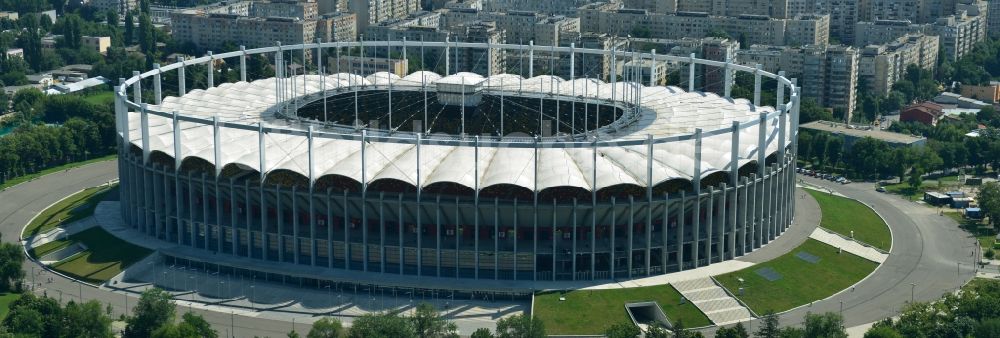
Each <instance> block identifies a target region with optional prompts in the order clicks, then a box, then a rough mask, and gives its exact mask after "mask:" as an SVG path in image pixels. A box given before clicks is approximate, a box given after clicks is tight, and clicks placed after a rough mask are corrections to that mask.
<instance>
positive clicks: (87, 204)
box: [21, 185, 118, 237]
mask: <svg viewBox="0 0 1000 338" xmlns="http://www.w3.org/2000/svg"><path fill="white" fill-rule="evenodd" d="M117 187H118V186H117V185H115V186H111V187H108V186H99V187H92V188H87V189H84V190H83V191H80V192H77V193H75V194H73V195H70V197H67V198H65V199H63V200H62V201H59V202H57V203H56V204H54V205H52V206H51V207H49V208H48V209H45V210H43V211H42V212H41V213H39V214H38V216H37V217H35V219H33V220H31V223H29V224H28V226H27V227H25V228H24V233H22V234H21V236H22V237H30V236H34V235H37V234H42V233H45V232H47V231H49V230H52V229H55V228H56V227H58V226H60V225H63V224H69V223H73V222H75V221H78V220H81V219H84V218H86V217H89V216H91V215H93V214H94V208H96V207H97V203H98V202H100V201H101V200H103V199H104V197H105V196H106V195H108V193H110V192H112V191H117V189H118V188H117Z"/></svg>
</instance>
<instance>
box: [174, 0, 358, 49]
mask: <svg viewBox="0 0 1000 338" xmlns="http://www.w3.org/2000/svg"><path fill="white" fill-rule="evenodd" d="M317 8H318V7H317V3H315V2H295V1H268V2H263V1H240V2H232V3H221V4H219V5H213V6H206V7H199V8H193V9H187V10H181V11H175V12H172V13H171V14H170V19H171V22H172V26H171V30H172V34H173V36H174V38H175V39H177V40H180V41H190V42H193V43H194V44H196V45H197V46H199V47H201V48H206V49H218V48H222V46H223V45H225V44H226V43H233V44H236V45H244V46H246V47H248V48H256V47H264V46H273V45H274V44H275V43H277V42H278V41H280V42H281V43H283V44H286V45H288V44H300V43H312V42H315V41H316V39H321V40H322V41H353V40H355V37H356V36H357V32H358V30H357V15H356V14H354V13H327V14H324V15H319V10H318V9H317Z"/></svg>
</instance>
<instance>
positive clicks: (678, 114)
mask: <svg viewBox="0 0 1000 338" xmlns="http://www.w3.org/2000/svg"><path fill="white" fill-rule="evenodd" d="M462 78H465V80H466V81H468V82H467V83H469V84H472V83H479V84H480V85H481V86H482V88H483V89H484V90H503V91H505V92H507V93H508V94H507V95H516V94H513V93H516V92H518V91H522V92H524V93H526V94H530V93H534V94H536V96H537V94H547V93H550V91H552V92H557V93H560V94H565V95H575V96H578V97H590V98H594V99H601V100H607V99H611V96H612V91H614V92H616V96H615V97H616V98H617V99H619V100H620V99H621V98H622V93H623V91H625V90H632V89H626V88H629V87H632V86H635V84H634V83H631V82H629V83H623V82H619V83H615V84H608V83H604V82H602V81H600V80H595V79H576V80H572V81H567V80H563V79H561V78H558V77H554V76H547V75H546V76H536V77H534V78H530V79H523V78H522V77H520V76H518V75H509V74H503V75H494V76H490V77H488V78H483V77H482V76H479V75H477V74H472V73H459V74H455V75H450V76H445V77H442V76H440V75H438V74H435V73H432V72H415V73H412V74H410V75H407V76H405V77H403V78H399V77H398V76H396V75H391V74H388V73H384V72H382V73H376V74H372V75H369V76H368V77H364V78H362V77H360V76H357V75H352V74H344V73H342V74H336V75H329V76H326V85H325V86H326V89H327V90H334V89H336V88H338V87H347V86H350V85H368V86H371V85H373V84H375V83H377V85H378V87H380V88H382V87H385V88H388V86H389V83H390V81H391V83H392V86H393V90H408V87H409V90H413V89H414V88H416V89H419V88H420V87H421V86H422V85H423V84H425V83H426V85H427V86H428V88H434V87H433V85H434V84H435V83H437V82H438V81H443V82H444V83H449V84H455V83H459V84H460V83H462ZM303 80H304V81H305V82H306V84H305V89H304V90H303V84H302V81H303ZM285 81H289V82H288V83H290V79H286V80H285ZM276 82H277V81H276V80H275V79H274V78H270V79H264V80H258V81H253V82H249V83H248V82H237V83H224V84H221V85H219V86H217V87H214V88H210V89H207V90H201V89H196V90H193V91H191V92H189V93H187V94H186V95H184V96H181V97H167V98H165V99H164V100H163V102H162V104H160V105H150V106H149V109H150V110H155V111H161V112H174V111H176V112H178V113H179V114H181V115H189V116H196V117H202V118H211V117H213V116H218V117H219V120H220V121H221V122H229V123H246V124H248V125H255V124H256V123H258V122H260V123H263V124H264V126H266V127H273V128H295V129H300V128H303V127H301V126H300V125H298V124H296V125H295V126H292V125H290V124H289V123H287V122H286V121H285V120H284V119H279V118H275V116H274V109H273V108H274V105H275V87H276ZM295 82H296V84H297V86H298V89H297V90H298V91H299V92H298V93H297V95H300V96H301V95H303V94H316V93H319V92H320V91H321V88H320V76H319V75H304V76H296V77H295ZM612 87H615V88H614V89H612ZM429 90H433V89H429ZM303 92H305V93H303ZM512 92H513V93H512ZM641 97H642V98H641V107H642V111H641V113H640V115H639V117H638V118H637V119H636V120H635V121H633V122H632V123H630V124H627V125H625V126H624V127H623V128H621V129H620V130H618V131H617V132H613V133H612V132H611V131H608V130H604V131H602V134H601V137H600V139H601V140H602V141H607V140H616V139H618V140H626V139H627V140H636V139H644V138H646V137H647V135H652V136H653V137H654V138H662V137H667V136H673V135H681V134H689V133H693V132H694V130H695V129H696V128H701V129H703V130H705V131H711V130H718V129H721V128H730V127H732V121H742V122H750V121H756V120H757V119H758V118H759V115H760V114H761V113H770V112H773V111H774V108H772V107H754V106H753V104H752V103H750V102H748V101H747V100H745V99H735V100H728V99H725V98H722V97H719V96H718V95H716V94H713V93H702V92H686V91H684V90H681V89H680V88H677V87H645V86H644V87H643V88H642V90H641ZM786 117H788V118H790V114H786ZM778 120H779V119H777V118H772V119H768V120H767V123H766V124H767V129H766V132H767V134H766V137H767V140H768V146H767V151H766V152H765V154H771V153H774V152H776V151H777V149H778V144H777V143H778V142H777V140H778V139H779V138H778V135H777V134H778ZM786 122H789V123H788V124H786V126H790V125H791V124H790V120H789V121H786ZM140 127H141V122H140V119H139V118H130V119H129V129H130V135H133V136H131V142H132V143H133V144H135V145H136V146H138V147H140V148H141V147H142V140H141V138H140V137H138V135H141V130H140ZM788 129H790V128H786V130H788ZM220 130H221V131H220V135H219V138H220V143H221V144H222V146H221V147H222V149H221V158H220V162H222V165H223V166H225V165H229V164H238V165H241V166H244V167H248V168H253V169H258V168H260V167H261V166H260V163H259V156H258V152H259V147H258V142H257V137H258V136H257V132H256V131H251V130H242V129H233V128H221V129H220ZM758 132H759V129H758V127H757V126H753V127H749V128H743V130H742V131H741V132H740V134H739V140H740V147H739V154H738V155H739V158H740V161H739V164H740V165H741V166H742V165H744V164H746V163H750V162H756V158H757V151H756V150H757V144H758ZM212 133H213V127H212V126H211V125H200V124H196V123H193V122H182V123H181V136H180V138H181V145H182V146H181V148H180V152H181V153H180V154H174V145H173V142H174V141H173V139H174V137H173V122H172V120H171V119H169V118H163V117H160V116H156V115H152V114H151V115H149V135H150V141H149V145H150V149H149V150H150V151H159V152H162V153H164V154H166V155H169V156H174V157H177V156H180V157H181V158H182V159H188V158H190V157H197V158H200V159H202V160H205V161H207V162H209V163H212V164H214V162H215V160H214V158H215V155H214V149H213V144H214V142H213V135H212ZM784 140H786V143H787V142H790V141H789V137H787V136H786V137H785V138H784ZM731 146H732V145H731V134H730V133H728V132H726V133H720V134H717V135H713V136H707V137H704V138H703V142H702V163H701V172H700V173H697V175H701V177H705V176H707V175H710V174H712V173H716V172H719V171H728V170H729V162H730V158H731V156H730V149H731ZM265 148H266V149H265V150H264V151H265V154H266V156H265V158H266V163H265V165H264V166H263V167H264V168H265V171H267V172H272V171H274V170H278V169H285V170H290V171H294V172H297V173H299V174H301V175H303V176H305V177H308V176H309V172H310V171H309V159H308V142H307V138H306V137H303V136H299V135H289V134H282V133H268V134H267V136H266V146H265ZM694 150H695V146H694V140H687V141H675V142H668V143H660V144H656V145H655V147H654V151H653V160H652V166H653V168H652V169H653V170H652V181H651V182H650V180H649V179H648V175H647V172H646V169H647V163H648V160H647V156H648V155H647V152H648V149H647V146H646V145H638V146H616V147H608V146H604V147H600V148H598V152H599V156H597V160H596V165H597V172H596V181H595V180H594V178H593V176H594V175H593V173H592V170H593V167H594V159H593V149H592V148H543V149H540V150H539V156H538V170H537V172H538V177H537V180H536V178H535V177H534V175H535V169H534V167H533V160H534V157H535V154H534V149H532V148H508V147H502V148H495V147H480V148H479V163H478V165H477V164H475V163H474V156H475V155H474V153H475V150H474V148H473V147H468V146H447V145H434V144H427V143H425V144H424V145H421V150H420V161H421V163H419V166H420V170H419V173H420V177H419V182H420V185H422V187H426V186H428V185H431V184H434V183H439V182H450V183H456V184H461V185H463V186H466V187H469V188H475V185H476V183H475V182H476V181H477V180H476V177H478V182H479V187H480V188H486V187H490V186H494V185H498V184H511V185H517V186H521V187H524V188H527V189H529V190H530V189H534V188H536V186H535V184H536V182H537V189H538V190H539V191H541V190H544V189H546V188H551V187H578V188H583V189H588V190H591V189H601V188H605V187H610V186H616V185H623V184H628V185H637V186H643V187H644V186H646V185H648V184H653V185H657V184H660V183H663V182H667V181H671V180H677V179H681V180H687V181H690V180H691V179H692V177H693V176H694V175H696V174H695V173H694V171H695V167H696V166H695V163H694V161H695V155H694V152H695V151H694ZM314 154H315V156H314V160H315V164H314V168H313V169H314V171H313V172H314V178H316V179H319V178H320V177H322V176H325V175H339V176H343V177H348V178H351V179H353V180H355V181H357V182H361V181H362V177H365V178H366V179H367V180H368V183H372V182H375V181H378V180H383V179H394V180H399V181H403V182H407V183H409V184H411V185H414V186H416V185H417V183H418V177H417V173H418V170H417V166H418V163H416V161H417V156H416V145H414V144H405V143H382V142H370V143H368V146H367V147H366V162H367V163H365V166H364V168H365V171H366V172H365V173H364V175H362V172H361V171H362V164H361V143H360V142H358V141H356V140H342V139H330V138H316V139H315V140H314Z"/></svg>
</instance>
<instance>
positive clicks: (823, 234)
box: [809, 228, 889, 264]
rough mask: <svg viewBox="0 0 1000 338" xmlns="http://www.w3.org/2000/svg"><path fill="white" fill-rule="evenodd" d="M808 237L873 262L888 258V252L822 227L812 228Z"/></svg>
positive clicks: (883, 260)
mask: <svg viewBox="0 0 1000 338" xmlns="http://www.w3.org/2000/svg"><path fill="white" fill-rule="evenodd" d="M809 238H812V239H815V240H817V241H820V242H823V243H826V244H829V245H830V246H832V247H835V248H840V249H843V250H844V251H847V252H849V253H852V254H854V255H857V256H859V257H861V258H864V259H867V260H870V261H872V262H875V263H879V264H881V263H882V262H885V260H886V259H888V258H889V254H885V253H882V252H881V251H878V250H876V249H875V248H872V247H870V246H867V245H864V244H861V243H859V242H857V241H853V240H850V239H847V238H844V237H843V236H841V235H839V234H836V233H833V232H830V231H829V230H826V229H823V228H816V229H815V230H813V233H812V234H811V235H809Z"/></svg>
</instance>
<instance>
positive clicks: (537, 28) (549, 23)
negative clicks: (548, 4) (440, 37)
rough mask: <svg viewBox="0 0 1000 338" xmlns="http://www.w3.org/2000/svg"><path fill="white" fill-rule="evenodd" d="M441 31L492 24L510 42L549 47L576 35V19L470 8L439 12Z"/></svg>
mask: <svg viewBox="0 0 1000 338" xmlns="http://www.w3.org/2000/svg"><path fill="white" fill-rule="evenodd" d="M439 12H440V13H441V25H440V27H441V28H443V29H448V30H450V29H455V28H456V27H458V26H462V25H467V24H468V23H472V22H477V21H492V22H495V23H496V25H497V29H500V30H502V31H503V32H504V33H505V34H506V35H505V36H506V38H505V41H506V42H510V43H523V44H528V42H529V41H534V43H535V44H536V45H545V46H553V45H558V44H559V41H561V40H563V39H565V38H564V37H563V36H562V35H564V34H570V35H572V36H576V33H579V32H580V19H579V18H571V17H566V16H562V15H552V16H550V15H545V14H539V13H535V12H529V11H508V12H487V11H478V10H472V9H453V10H447V9H446V10H440V11H439Z"/></svg>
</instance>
